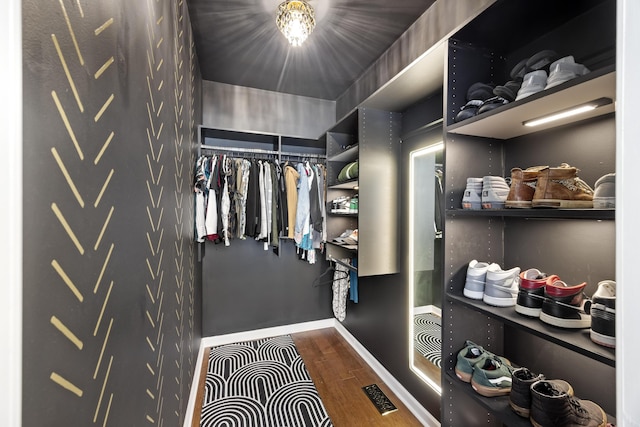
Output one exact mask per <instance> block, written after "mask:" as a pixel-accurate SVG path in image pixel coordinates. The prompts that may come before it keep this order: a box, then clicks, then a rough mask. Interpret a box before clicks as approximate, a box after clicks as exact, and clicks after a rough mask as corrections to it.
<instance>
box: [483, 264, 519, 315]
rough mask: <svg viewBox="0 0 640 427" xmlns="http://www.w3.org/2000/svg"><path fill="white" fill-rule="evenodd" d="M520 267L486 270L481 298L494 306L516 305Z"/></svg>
mask: <svg viewBox="0 0 640 427" xmlns="http://www.w3.org/2000/svg"><path fill="white" fill-rule="evenodd" d="M519 274H520V267H513V268H512V269H510V270H502V269H499V270H497V271H496V270H494V271H487V277H486V284H485V288H484V297H483V298H482V300H483V301H484V302H485V303H486V304H489V305H494V306H496V307H512V306H514V305H516V299H517V296H518V290H519V289H518V284H519V283H520V277H519Z"/></svg>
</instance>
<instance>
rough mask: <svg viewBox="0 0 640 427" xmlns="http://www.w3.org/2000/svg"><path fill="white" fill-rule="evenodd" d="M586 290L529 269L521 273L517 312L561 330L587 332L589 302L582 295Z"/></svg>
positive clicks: (588, 325) (589, 321)
mask: <svg viewBox="0 0 640 427" xmlns="http://www.w3.org/2000/svg"><path fill="white" fill-rule="evenodd" d="M586 286H587V283H586V282H582V283H580V284H578V285H575V286H569V285H567V284H566V283H565V282H563V281H562V280H560V277H558V276H557V275H555V274H553V275H547V274H546V273H543V272H541V271H540V270H538V269H537V268H530V269H528V270H525V271H523V272H522V273H520V283H519V286H518V295H517V297H516V304H515V305H516V308H515V309H516V312H517V313H520V314H522V315H524V316H528V317H539V318H540V320H542V321H543V322H544V323H547V324H549V325H553V326H558V327H560V328H577V329H580V328H588V327H590V326H591V316H590V315H589V307H590V305H591V301H590V300H589V298H587V297H586V296H585V295H584V288H585V287H586Z"/></svg>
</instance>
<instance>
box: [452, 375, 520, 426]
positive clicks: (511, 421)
mask: <svg viewBox="0 0 640 427" xmlns="http://www.w3.org/2000/svg"><path fill="white" fill-rule="evenodd" d="M445 377H446V379H447V380H448V381H449V382H450V383H452V384H453V385H454V386H455V387H456V388H458V389H460V390H462V391H463V392H465V393H466V394H467V395H468V396H470V397H471V398H472V399H473V400H475V401H476V402H478V403H479V404H480V405H481V406H482V407H484V408H485V409H486V410H487V411H489V412H490V413H491V414H492V415H493V416H495V417H496V418H498V419H499V420H500V422H502V423H503V424H504V425H507V426H509V427H518V426H531V422H530V421H529V419H528V418H523V417H520V416H518V415H517V414H516V413H515V412H513V410H512V409H511V406H509V396H497V397H484V396H482V395H480V394H478V393H476V392H475V390H474V389H473V388H472V387H471V384H469V383H465V382H464V381H461V380H460V379H458V377H456V376H455V375H454V374H452V373H451V372H447V373H446V374H445Z"/></svg>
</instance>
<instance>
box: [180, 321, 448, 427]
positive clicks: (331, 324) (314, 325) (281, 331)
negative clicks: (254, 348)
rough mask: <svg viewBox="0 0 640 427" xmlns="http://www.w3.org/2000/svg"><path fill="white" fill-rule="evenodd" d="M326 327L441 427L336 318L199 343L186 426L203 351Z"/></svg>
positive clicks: (428, 422)
mask: <svg viewBox="0 0 640 427" xmlns="http://www.w3.org/2000/svg"><path fill="white" fill-rule="evenodd" d="M324 328H335V329H336V330H337V331H338V332H339V333H340V335H342V336H343V337H344V339H345V340H346V341H347V342H348V343H349V344H350V345H351V346H352V347H353V348H354V350H356V352H357V353H358V354H359V355H360V357H362V358H363V359H364V361H365V362H367V363H368V364H369V366H371V368H372V369H373V370H374V371H375V373H376V374H378V376H379V377H380V379H381V380H382V381H383V382H384V383H385V384H386V385H387V386H388V387H389V388H390V389H391V391H392V392H393V393H394V394H395V395H396V396H397V397H398V399H400V400H401V401H402V403H403V404H404V405H405V406H406V407H407V408H408V409H409V410H410V411H411V413H412V414H413V415H414V416H415V417H416V418H417V419H418V420H419V421H420V422H421V423H422V424H423V425H425V426H429V427H439V426H440V423H439V422H438V420H437V419H435V418H434V417H433V415H431V413H429V411H427V410H426V409H425V408H424V407H423V406H422V405H421V404H420V402H418V401H417V400H416V399H415V398H414V397H413V396H412V395H411V394H410V393H409V392H408V391H407V390H406V389H405V388H404V387H403V386H402V384H400V382H398V380H396V379H395V378H394V377H393V375H391V373H390V372H389V371H387V369H386V368H385V367H384V366H383V365H382V364H381V363H380V362H378V360H377V359H376V358H375V357H373V355H372V354H371V353H369V351H368V350H367V349H366V348H365V347H364V346H363V345H362V344H360V342H359V341H358V340H357V339H356V338H355V337H354V336H353V335H351V333H350V332H349V331H348V330H347V329H346V328H345V327H344V326H342V324H341V323H340V322H339V321H338V320H336V319H325V320H317V321H314V322H305V323H296V324H293V325H285V326H277V327H274V328H265V329H257V330H254V331H247V332H238V333H233V334H226V335H218V336H214V337H206V338H202V340H201V341H200V350H199V351H198V359H197V362H196V366H195V373H194V375H193V384H192V385H191V392H190V393H189V402H188V404H187V412H186V414H185V418H184V425H183V426H184V427H191V424H192V422H193V413H194V411H195V404H196V395H197V394H198V387H199V385H200V372H201V371H202V369H201V368H202V362H203V358H204V350H205V349H206V348H208V347H215V346H218V345H224V344H231V343H234V342H243V341H253V340H257V339H262V338H269V337H275V336H279V335H287V334H294V333H297V332H306V331H313V330H316V329H324Z"/></svg>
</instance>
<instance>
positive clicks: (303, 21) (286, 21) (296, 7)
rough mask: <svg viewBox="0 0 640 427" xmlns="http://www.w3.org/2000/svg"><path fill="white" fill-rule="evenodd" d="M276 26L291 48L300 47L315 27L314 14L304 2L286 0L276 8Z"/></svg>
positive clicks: (302, 0) (301, 0) (300, 0)
mask: <svg viewBox="0 0 640 427" xmlns="http://www.w3.org/2000/svg"><path fill="white" fill-rule="evenodd" d="M276 25H277V26H278V28H279V29H280V31H282V34H284V36H285V37H286V38H287V40H289V43H290V44H291V45H292V46H300V45H301V44H302V43H304V41H305V40H306V39H307V37H309V34H311V31H313V28H314V27H315V26H316V19H315V12H314V11H313V8H312V7H311V5H309V3H307V2H306V1H304V0H287V1H284V2H282V3H280V6H278V15H277V16H276Z"/></svg>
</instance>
